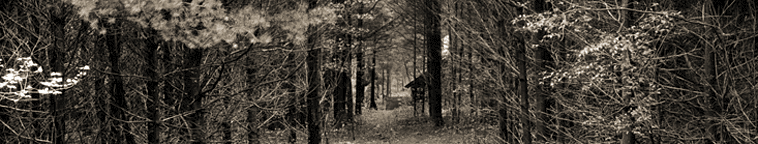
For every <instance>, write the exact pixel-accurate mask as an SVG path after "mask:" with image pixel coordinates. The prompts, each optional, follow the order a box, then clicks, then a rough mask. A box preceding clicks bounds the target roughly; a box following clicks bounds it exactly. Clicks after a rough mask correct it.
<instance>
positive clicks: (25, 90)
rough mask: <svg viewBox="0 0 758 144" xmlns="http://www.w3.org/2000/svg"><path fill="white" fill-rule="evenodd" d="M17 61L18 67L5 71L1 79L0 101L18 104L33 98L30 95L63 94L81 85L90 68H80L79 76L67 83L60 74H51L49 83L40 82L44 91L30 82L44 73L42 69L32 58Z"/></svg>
mask: <svg viewBox="0 0 758 144" xmlns="http://www.w3.org/2000/svg"><path fill="white" fill-rule="evenodd" d="M16 61H17V62H21V63H20V64H19V65H17V66H16V67H13V68H7V69H5V71H6V73H5V74H3V75H2V79H0V100H3V99H8V100H11V101H13V102H18V101H19V100H21V99H25V98H31V95H30V94H33V93H39V94H61V93H62V92H61V90H65V89H68V88H71V87H73V86H74V85H76V84H77V83H79V80H80V79H81V78H82V77H84V76H86V75H87V71H88V70H89V66H84V67H79V68H78V69H79V74H77V75H76V76H74V77H73V78H67V79H66V80H65V81H64V80H63V77H62V76H63V74H61V73H60V72H51V73H50V78H49V79H48V80H49V81H40V82H39V84H42V85H43V86H45V88H44V89H42V88H34V87H33V86H32V84H33V82H31V81H29V79H30V78H31V76H32V75H33V74H35V73H42V72H43V70H42V67H40V66H39V65H37V64H36V63H34V61H32V58H31V57H23V58H16ZM0 62H2V59H0ZM0 68H5V65H4V64H0Z"/></svg>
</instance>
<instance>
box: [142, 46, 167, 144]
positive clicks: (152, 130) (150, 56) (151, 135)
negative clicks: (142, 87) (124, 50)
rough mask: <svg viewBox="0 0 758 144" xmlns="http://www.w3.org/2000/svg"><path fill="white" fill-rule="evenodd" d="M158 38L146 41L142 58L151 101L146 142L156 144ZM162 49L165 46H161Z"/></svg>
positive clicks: (157, 128)
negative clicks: (146, 44) (145, 66)
mask: <svg viewBox="0 0 758 144" xmlns="http://www.w3.org/2000/svg"><path fill="white" fill-rule="evenodd" d="M150 35H152V36H156V37H157V36H158V35H157V33H155V32H152V33H151V34H150ZM159 43H160V42H159V39H158V38H153V39H152V41H150V42H149V43H148V46H147V47H146V48H144V49H143V50H144V52H145V55H144V58H145V64H146V65H147V68H145V69H144V72H145V77H147V78H149V80H147V81H146V83H147V87H146V88H147V96H148V98H149V99H150V100H148V101H151V103H150V104H148V112H149V113H150V120H151V122H150V123H148V126H147V127H148V134H147V142H148V143H150V144H158V143H160V131H161V128H160V124H159V122H160V117H161V112H160V111H159V110H158V107H159V105H160V101H161V99H160V97H158V93H159V91H158V88H159V87H158V83H159V81H158V80H162V79H160V78H159V77H158V73H157V71H158V63H157V56H156V54H155V53H156V52H155V51H156V50H157V49H158V48H160V46H159ZM163 48H164V49H165V48H166V47H163Z"/></svg>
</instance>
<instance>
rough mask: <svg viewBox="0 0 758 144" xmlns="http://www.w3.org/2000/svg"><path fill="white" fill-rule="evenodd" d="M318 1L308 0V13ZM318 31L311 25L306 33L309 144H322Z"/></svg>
mask: <svg viewBox="0 0 758 144" xmlns="http://www.w3.org/2000/svg"><path fill="white" fill-rule="evenodd" d="M317 1H318V0H308V9H307V10H306V11H307V12H310V10H312V9H314V8H316V2H317ZM316 31H317V27H316V26H314V25H309V26H308V31H307V32H306V34H308V40H307V43H306V44H307V47H306V48H308V49H309V50H308V56H307V57H306V59H305V61H306V63H307V65H308V75H307V76H308V93H307V96H306V98H307V99H306V103H307V104H308V118H307V122H306V123H307V125H308V144H318V143H321V127H320V124H321V122H320V119H319V118H320V117H321V114H320V111H321V107H320V105H319V92H320V91H321V90H320V89H319V87H320V86H321V85H320V84H319V82H320V78H319V77H318V70H319V64H318V57H319V53H320V52H321V49H317V48H315V47H316V45H315V43H316V38H318V35H316V34H315V33H316Z"/></svg>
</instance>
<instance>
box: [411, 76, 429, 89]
mask: <svg viewBox="0 0 758 144" xmlns="http://www.w3.org/2000/svg"><path fill="white" fill-rule="evenodd" d="M428 80H429V73H428V72H424V73H423V74H421V75H419V76H418V77H416V78H414V79H413V81H411V82H409V83H408V84H406V85H405V87H406V88H419V87H424V86H426V81H428Z"/></svg>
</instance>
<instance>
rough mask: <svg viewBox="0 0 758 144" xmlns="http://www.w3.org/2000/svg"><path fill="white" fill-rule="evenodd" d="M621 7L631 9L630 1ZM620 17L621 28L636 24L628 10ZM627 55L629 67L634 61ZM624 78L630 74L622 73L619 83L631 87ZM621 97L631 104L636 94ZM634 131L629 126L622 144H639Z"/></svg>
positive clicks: (631, 118) (626, 61)
mask: <svg viewBox="0 0 758 144" xmlns="http://www.w3.org/2000/svg"><path fill="white" fill-rule="evenodd" d="M621 6H622V7H627V8H631V6H630V2H629V0H622V1H621ZM619 15H620V17H621V27H622V28H625V27H629V26H631V25H632V24H631V23H632V22H634V19H633V17H632V13H631V12H628V11H626V10H621V11H620V13H619ZM625 53H626V57H625V59H626V60H625V61H624V63H626V64H628V65H631V64H630V62H631V59H632V58H631V52H630V51H628V50H627V51H626V52H625ZM624 77H632V76H631V75H630V74H627V73H624V72H622V74H621V77H620V78H619V82H621V85H622V86H626V85H631V84H626V81H624V80H623V79H624ZM621 95H622V96H624V101H626V102H629V103H631V100H632V97H634V92H632V91H628V92H627V91H621ZM628 115H629V121H631V122H632V123H634V120H635V118H634V117H632V114H631V113H630V114H628ZM633 130H634V125H631V126H629V127H627V128H626V130H625V132H624V134H623V136H622V138H621V144H634V143H637V140H636V139H635V137H634V132H633Z"/></svg>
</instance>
